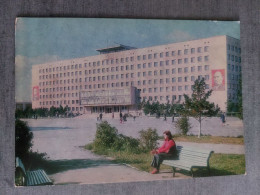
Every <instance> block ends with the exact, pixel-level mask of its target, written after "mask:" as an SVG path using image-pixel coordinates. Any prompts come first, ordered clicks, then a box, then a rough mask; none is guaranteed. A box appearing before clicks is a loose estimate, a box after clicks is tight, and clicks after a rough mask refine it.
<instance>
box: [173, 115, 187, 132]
mask: <svg viewBox="0 0 260 195" xmlns="http://www.w3.org/2000/svg"><path fill="white" fill-rule="evenodd" d="M175 126H176V128H177V129H178V130H179V132H180V133H181V134H182V135H187V133H188V131H189V130H190V127H191V126H190V123H189V118H188V117H187V116H182V117H181V118H179V119H178V120H177V122H176V124H175Z"/></svg>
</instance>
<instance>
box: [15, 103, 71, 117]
mask: <svg viewBox="0 0 260 195" xmlns="http://www.w3.org/2000/svg"><path fill="white" fill-rule="evenodd" d="M68 110H69V107H68V106H66V107H62V106H61V105H60V107H54V106H52V107H51V108H50V110H48V108H36V109H31V108H26V109H25V110H22V109H16V110H15V118H32V117H33V116H34V115H37V117H48V116H50V117H54V116H56V115H65V114H66V113H67V111H68Z"/></svg>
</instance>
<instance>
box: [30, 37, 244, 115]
mask: <svg viewBox="0 0 260 195" xmlns="http://www.w3.org/2000/svg"><path fill="white" fill-rule="evenodd" d="M97 51H99V52H100V54H99V55H95V56H88V57H83V58H76V59H70V60H63V61H57V62H51V63H46V64H39V65H34V66H33V68H32V107H33V108H40V107H44V108H50V107H52V106H54V107H58V106H60V105H62V106H63V107H64V106H68V107H69V109H70V110H71V111H72V112H79V113H92V112H119V111H131V110H135V109H136V105H137V102H138V101H142V100H143V99H145V100H150V101H159V102H160V103H166V102H167V101H170V102H172V101H175V102H182V101H183V100H184V98H183V94H188V95H191V93H192V89H191V88H192V85H193V84H194V81H195V80H196V79H198V78H199V79H200V78H205V81H206V84H207V85H206V88H207V89H213V93H212V95H211V97H210V101H212V102H214V103H215V104H218V105H219V107H220V108H221V110H222V111H226V107H227V101H228V100H231V101H237V100H236V97H237V96H236V94H237V90H238V84H239V77H240V73H241V57H240V56H241V49H240V40H238V39H235V38H232V37H229V36H226V35H223V36H215V37H210V38H203V39H198V40H191V41H185V42H179V43H172V44H166V45H159V46H153V47H146V48H141V49H137V48H133V47H128V46H124V45H118V46H115V47H110V48H104V49H99V50H97Z"/></svg>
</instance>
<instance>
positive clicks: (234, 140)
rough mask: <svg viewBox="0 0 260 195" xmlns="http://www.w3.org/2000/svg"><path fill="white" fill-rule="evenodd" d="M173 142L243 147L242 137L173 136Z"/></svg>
mask: <svg viewBox="0 0 260 195" xmlns="http://www.w3.org/2000/svg"><path fill="white" fill-rule="evenodd" d="M173 139H174V140H175V141H181V142H195V143H211V144H238V145H244V138H243V137H221V136H210V135H202V136H201V137H200V138H198V136H195V135H179V134H177V135H174V136H173Z"/></svg>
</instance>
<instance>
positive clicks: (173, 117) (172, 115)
mask: <svg viewBox="0 0 260 195" xmlns="http://www.w3.org/2000/svg"><path fill="white" fill-rule="evenodd" d="M173 122H174V114H173V115H172V123H173Z"/></svg>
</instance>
